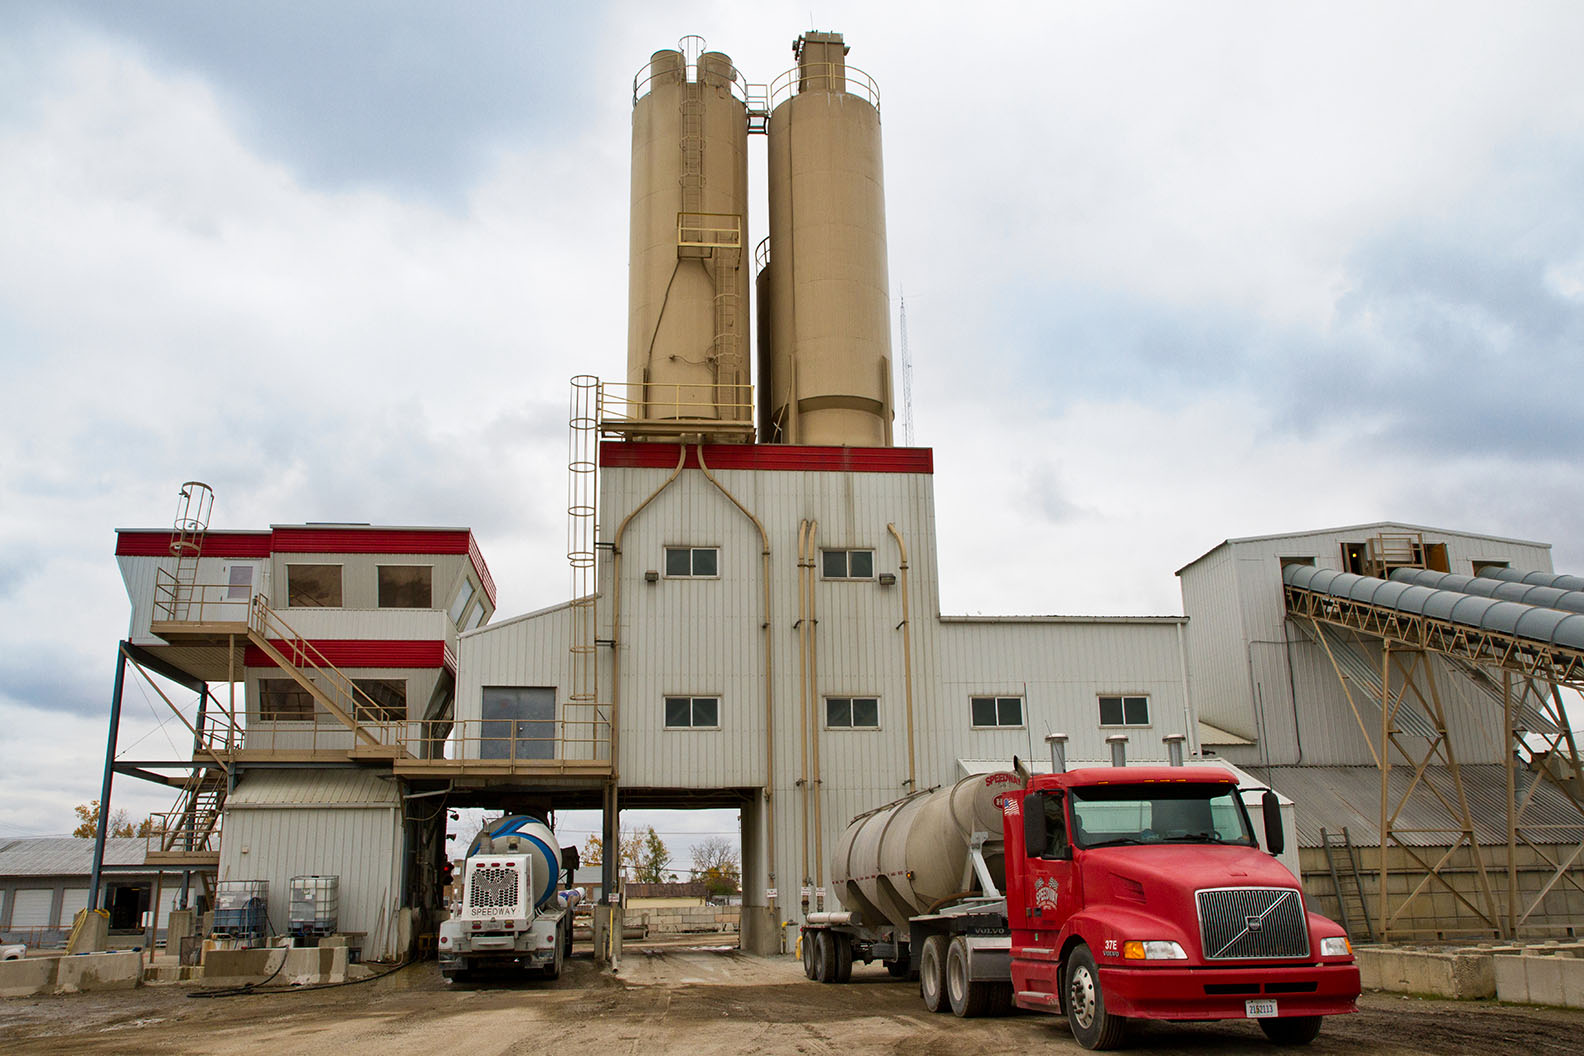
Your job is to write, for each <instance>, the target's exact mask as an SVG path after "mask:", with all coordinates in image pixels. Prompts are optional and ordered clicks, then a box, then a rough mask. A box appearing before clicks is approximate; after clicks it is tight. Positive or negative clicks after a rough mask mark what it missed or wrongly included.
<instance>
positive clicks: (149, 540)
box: [115, 527, 496, 608]
mask: <svg viewBox="0 0 1584 1056" xmlns="http://www.w3.org/2000/svg"><path fill="white" fill-rule="evenodd" d="M170 539H171V533H170V532H169V531H168V530H163V529H158V528H120V529H117V530H116V550H115V552H116V556H117V557H169V556H170V552H171V551H170ZM272 554H466V555H467V556H468V560H470V561H471V562H472V563H473V571H474V572H475V573H476V574H477V575H478V578H479V583H480V585H482V586H483V588H484V594H485V596H486V597H488V598H489V602H490V607H491V608H494V606H495V604H496V601H495V578H494V577H493V576H491V575H490V570H489V565H487V564H485V563H484V553H483V551H482V550H480V549H479V545H478V540H477V539H475V538H474V537H473V533H472V532H470V531H468V530H467V529H461V530H457V529H454V528H445V529H432V530H431V529H423V528H320V527H313V528H275V529H272V530H270V531H267V532H208V533H205V535H204V539H203V555H202V556H204V557H230V558H255V559H257V558H267V557H270V556H271V555H272Z"/></svg>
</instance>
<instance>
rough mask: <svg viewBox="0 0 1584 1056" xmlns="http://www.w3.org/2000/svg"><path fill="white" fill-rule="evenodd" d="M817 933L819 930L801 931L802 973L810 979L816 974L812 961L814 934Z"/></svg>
mask: <svg viewBox="0 0 1584 1056" xmlns="http://www.w3.org/2000/svg"><path fill="white" fill-rule="evenodd" d="M818 934H819V932H817V931H805V932H804V933H803V974H804V975H806V976H808V977H809V978H810V979H813V978H814V977H815V976H816V975H817V974H818V970H817V968H816V967H815V961H814V936H815V935H818Z"/></svg>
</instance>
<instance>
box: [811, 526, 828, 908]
mask: <svg viewBox="0 0 1584 1056" xmlns="http://www.w3.org/2000/svg"><path fill="white" fill-rule="evenodd" d="M818 537H819V521H810V522H809V537H808V548H809V571H808V594H809V607H808V622H809V699H810V701H811V702H812V703H813V705H814V708H813V711H814V722H813V725H812V726H811V727H810V733H811V734H812V735H813V742H814V752H813V755H814V784H813V788H812V790H811V791H812V793H813V795H814V891H815V896H816V897H815V901H816V902H818V903H819V908H820V909H824V908H825V902H824V900H823V899H820V898H819V897H818V893H819V889H820V888H821V887H823V886H824V885H825V820H824V819H825V807H824V805H823V804H822V803H821V802H820V792H821V791H822V789H823V784H824V782H823V780H822V779H821V777H820V727H821V726H822V721H821V718H820V712H821V711H823V710H824V708H823V707H822V701H821V698H820V688H819V613H818V609H819V606H818V602H817V595H816V591H815V588H816V586H817V585H818V581H819V577H818V575H817V574H816V571H815V566H814V559H815V557H817V556H818V554H819V547H818V542H817V540H818Z"/></svg>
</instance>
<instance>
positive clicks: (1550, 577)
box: [1479, 568, 1584, 590]
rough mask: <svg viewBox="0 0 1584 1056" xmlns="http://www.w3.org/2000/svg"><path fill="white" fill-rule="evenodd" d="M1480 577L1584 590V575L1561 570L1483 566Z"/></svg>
mask: <svg viewBox="0 0 1584 1056" xmlns="http://www.w3.org/2000/svg"><path fill="white" fill-rule="evenodd" d="M1479 578H1481V579H1500V580H1505V581H1506V582H1508V583H1528V584H1530V585H1532V586H1539V587H1555V588H1557V589H1558V590H1584V576H1569V575H1564V574H1563V573H1561V572H1520V571H1519V570H1518V569H1516V568H1482V569H1480V574H1479Z"/></svg>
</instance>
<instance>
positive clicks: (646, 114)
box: [627, 37, 752, 421]
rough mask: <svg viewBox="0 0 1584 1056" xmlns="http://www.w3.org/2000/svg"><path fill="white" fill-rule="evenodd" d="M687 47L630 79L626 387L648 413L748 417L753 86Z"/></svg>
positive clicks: (721, 59)
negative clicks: (747, 100)
mask: <svg viewBox="0 0 1584 1056" xmlns="http://www.w3.org/2000/svg"><path fill="white" fill-rule="evenodd" d="M682 44H683V48H684V49H685V50H678V51H657V52H655V53H654V55H653V56H652V57H651V59H650V61H649V64H648V65H647V66H645V67H644V69H643V70H640V71H639V73H638V76H637V77H636V78H635V79H634V82H633V141H632V213H631V245H630V256H629V265H630V271H629V276H628V317H627V380H628V382H629V383H630V392H631V395H632V398H634V399H635V400H639V401H641V402H642V405H643V411H642V413H643V415H644V417H648V418H658V419H665V418H678V417H682V418H693V417H699V418H726V419H737V420H743V421H749V420H751V418H752V410H751V408H749V407H748V406H747V404H748V402H749V401H748V392H749V389H748V385H749V370H748V330H749V321H748V318H747V314H748V268H747V267H746V263H747V262H746V260H745V258H744V248H743V247H744V246H745V245H746V243H747V238H748V231H747V227H748V223H747V220H748V123H747V114H746V109H745V106H744V102H743V88H744V84H743V80H742V78H741V77H740V76H739V75H738V73H737V71H736V70H735V69H734V68H733V66H732V63H731V59H730V58H729V57H728V56H726V55H724V54H722V53H720V52H714V51H702V45H703V41H702V40H701V39H699V38H697V37H689V38H684V40H683V42H682ZM700 52H702V53H700Z"/></svg>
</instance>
